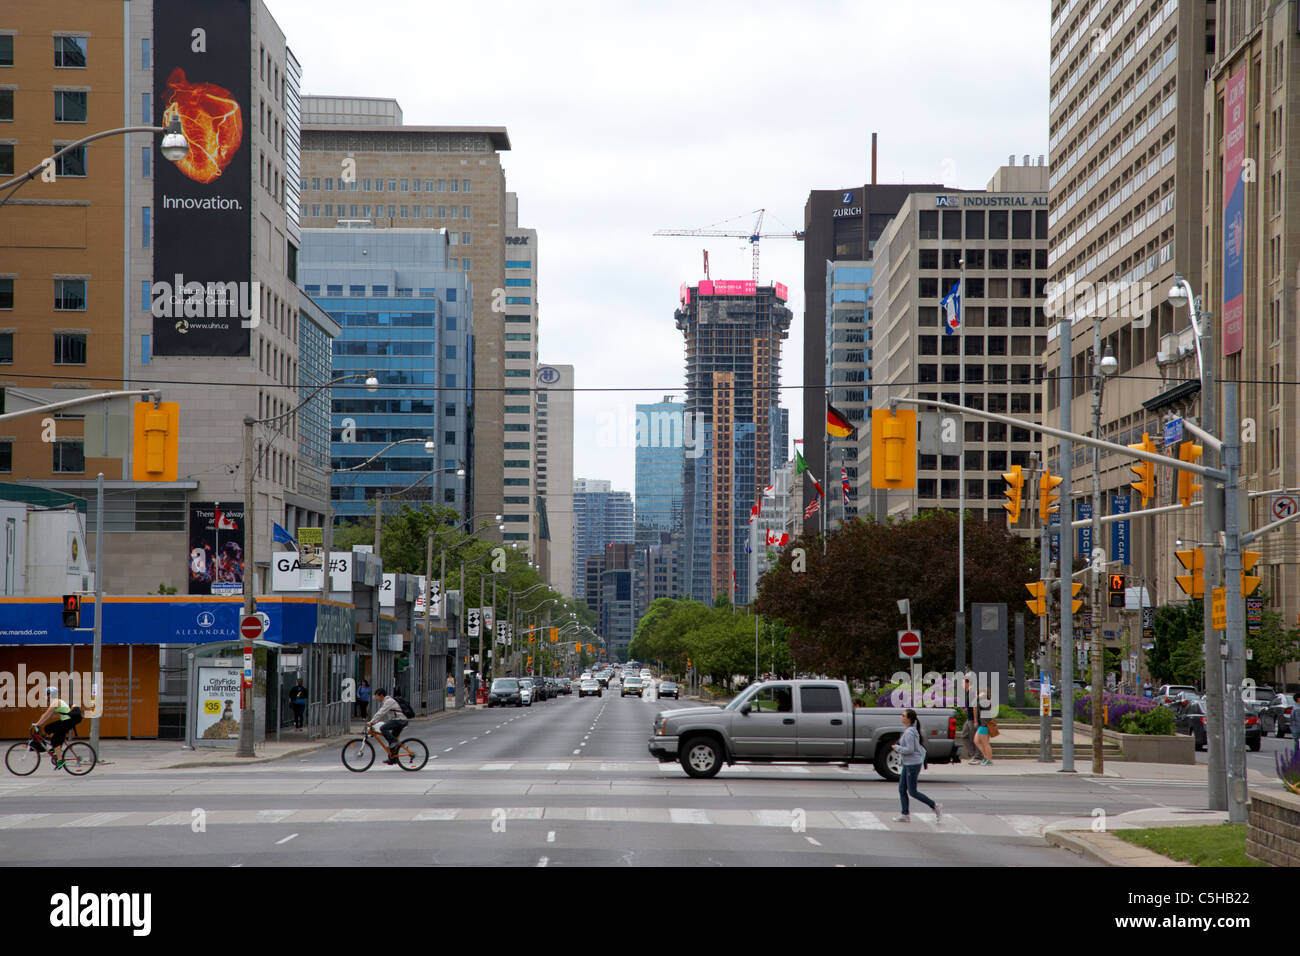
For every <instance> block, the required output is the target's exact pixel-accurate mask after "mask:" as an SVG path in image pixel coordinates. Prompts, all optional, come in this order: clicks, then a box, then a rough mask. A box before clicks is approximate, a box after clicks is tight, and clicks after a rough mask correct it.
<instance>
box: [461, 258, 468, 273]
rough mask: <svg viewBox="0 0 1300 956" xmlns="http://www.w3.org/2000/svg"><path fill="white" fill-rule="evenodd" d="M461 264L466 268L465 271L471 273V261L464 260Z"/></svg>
mask: <svg viewBox="0 0 1300 956" xmlns="http://www.w3.org/2000/svg"><path fill="white" fill-rule="evenodd" d="M460 263H461V265H463V266H464V267H465V271H466V272H469V259H462V260H460Z"/></svg>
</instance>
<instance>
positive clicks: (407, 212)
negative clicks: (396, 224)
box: [397, 206, 411, 219]
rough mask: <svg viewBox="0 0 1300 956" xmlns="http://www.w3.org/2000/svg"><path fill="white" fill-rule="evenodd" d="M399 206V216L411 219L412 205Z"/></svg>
mask: <svg viewBox="0 0 1300 956" xmlns="http://www.w3.org/2000/svg"><path fill="white" fill-rule="evenodd" d="M398 208H399V209H400V210H401V212H399V213H398V215H397V218H399V219H410V218H411V207H410V206H400V207H398Z"/></svg>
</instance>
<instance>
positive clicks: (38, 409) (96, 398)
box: [0, 388, 162, 422]
mask: <svg viewBox="0 0 1300 956" xmlns="http://www.w3.org/2000/svg"><path fill="white" fill-rule="evenodd" d="M131 395H140V396H143V397H144V398H145V399H146V400H148V399H149V398H152V399H153V401H154V402H155V403H156V402H158V401H160V400H161V399H162V393H161V392H159V391H158V389H156V388H145V389H130V390H128V391H122V392H99V393H98V394H95V395H85V396H83V397H81V398H70V399H68V400H67V401H63V402H54V403H53V404H50V405H36V406H34V407H32V408H24V409H22V410H21V411H17V412H5V413H4V414H3V415H0V422H5V421H8V420H9V419H11V418H21V417H22V416H24V415H39V414H40V413H42V412H52V411H56V410H57V409H60V408H70V407H72V406H73V405H85V404H88V403H90V402H100V401H105V402H106V401H110V400H111V399H114V398H126V397H128V396H131Z"/></svg>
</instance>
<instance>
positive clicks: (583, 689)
mask: <svg viewBox="0 0 1300 956" xmlns="http://www.w3.org/2000/svg"><path fill="white" fill-rule="evenodd" d="M603 695H604V691H602V690H601V687H600V681H598V680H596V679H595V678H594V677H589V678H587V679H586V680H585V681H583V682H582V683H581V684H580V685H579V686H578V696H579V697H601V696H603Z"/></svg>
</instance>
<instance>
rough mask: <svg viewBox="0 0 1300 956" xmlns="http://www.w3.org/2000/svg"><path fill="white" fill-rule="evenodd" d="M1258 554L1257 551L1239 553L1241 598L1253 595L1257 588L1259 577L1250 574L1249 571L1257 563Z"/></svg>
mask: <svg viewBox="0 0 1300 956" xmlns="http://www.w3.org/2000/svg"><path fill="white" fill-rule="evenodd" d="M1259 558H1260V553H1259V552H1258V551H1243V552H1241V596H1242V597H1249V596H1250V595H1252V594H1254V593H1255V589H1256V588H1258V587H1259V577H1258V576H1257V575H1253V574H1250V573H1249V572H1250V569H1251V568H1253V567H1254V566H1255V563H1256V562H1257V561H1259Z"/></svg>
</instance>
